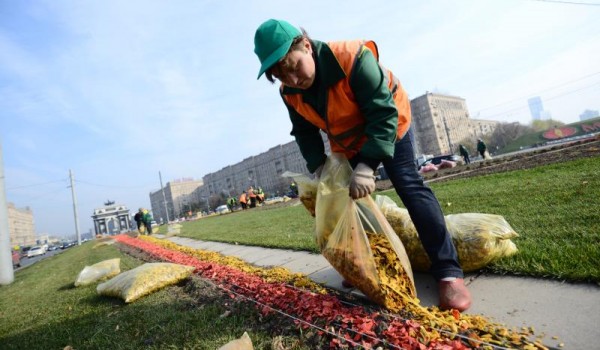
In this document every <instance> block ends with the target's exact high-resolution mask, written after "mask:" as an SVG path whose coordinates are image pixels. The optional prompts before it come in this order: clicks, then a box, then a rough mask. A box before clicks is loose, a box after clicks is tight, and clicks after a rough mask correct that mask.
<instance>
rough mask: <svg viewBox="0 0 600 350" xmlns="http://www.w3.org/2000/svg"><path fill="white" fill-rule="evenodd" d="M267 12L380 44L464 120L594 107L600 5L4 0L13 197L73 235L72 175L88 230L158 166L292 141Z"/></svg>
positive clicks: (3, 73) (183, 167) (402, 71)
mask: <svg viewBox="0 0 600 350" xmlns="http://www.w3.org/2000/svg"><path fill="white" fill-rule="evenodd" d="M578 2H579V3H587V4H588V5H581V4H576V3H578ZM269 18H277V19H285V20H287V21H288V22H290V23H292V24H293V25H296V26H298V27H303V28H304V29H306V31H307V32H308V34H309V35H310V36H311V37H312V38H313V39H317V40H321V41H336V40H351V39H371V40H374V41H375V42H376V43H377V45H378V47H379V52H380V61H381V63H382V64H383V65H384V66H386V67H387V68H388V69H390V70H391V71H392V72H394V74H395V75H396V76H397V77H398V78H399V79H400V81H401V82H402V85H403V86H404V88H405V90H406V91H407V92H408V94H409V97H410V98H415V97H418V96H421V95H423V94H424V93H426V92H427V91H430V92H437V93H442V94H449V95H454V96H459V97H462V98H464V99H465V100H466V103H467V107H468V109H469V112H470V115H471V117H473V118H478V119H490V120H498V121H502V122H514V121H518V122H520V123H522V124H528V123H530V122H531V115H530V112H529V109H528V107H527V99H528V98H530V97H533V96H540V97H541V98H542V101H543V104H544V109H545V110H547V111H549V112H550V113H551V115H552V117H553V119H556V120H559V121H562V122H564V123H572V122H576V121H578V120H579V115H580V114H581V113H583V112H584V111H585V110H586V109H591V110H600V25H598V18H600V1H592V0H581V1H571V2H569V1H564V2H560V1H558V2H554V1H550V0H546V1H535V0H403V1H379V0H371V1H368V2H366V1H355V0H346V1H343V2H342V1H322V0H319V1H311V0H306V1H296V2H292V1H289V2H284V1H271V0H264V1H227V0H215V1H201V0H176V1H155V0H139V1H137V0H130V1H117V0H102V1H100V0H86V1H73V0H71V1H67V0H47V1H45V0H37V1H31V0H24V1H10V0H0V145H1V147H2V160H3V163H2V164H3V172H4V186H5V193H6V200H7V201H8V202H12V203H14V204H15V205H16V206H17V207H19V208H24V207H30V208H31V210H32V211H33V214H34V220H35V225H36V231H37V232H38V234H50V235H54V236H72V235H74V234H75V232H76V229H75V220H74V205H73V203H74V201H73V197H72V192H71V187H70V181H69V173H70V172H71V173H72V174H73V177H74V186H73V187H74V189H75V191H74V192H75V198H76V202H77V206H76V208H77V212H78V216H79V227H80V231H81V232H82V233H85V232H88V231H89V230H90V229H92V227H93V222H92V219H91V215H93V211H94V209H95V208H99V207H102V206H103V203H104V202H106V201H107V200H111V201H115V202H116V203H117V204H123V205H126V206H127V207H129V208H130V209H131V210H132V212H133V211H135V209H137V208H138V207H149V205H150V200H149V193H150V192H153V191H156V190H158V189H160V179H159V172H160V174H161V176H162V182H163V184H166V182H169V181H174V180H176V179H181V178H194V179H201V178H202V177H203V176H204V175H206V174H208V173H212V172H215V171H218V170H220V169H222V168H223V167H225V166H227V165H231V164H235V163H238V162H240V161H242V160H243V159H245V158H247V157H249V156H252V155H257V154H260V153H262V152H265V151H267V150H268V149H270V148H271V147H274V146H276V145H279V144H285V143H287V142H290V141H293V138H292V137H291V136H290V135H289V133H290V130H291V124H290V121H289V118H288V116H287V112H286V110H285V107H284V106H283V103H282V102H281V100H280V97H279V94H278V91H277V84H276V85H272V84H270V83H269V82H268V81H267V80H266V79H264V78H262V79H260V80H257V79H256V76H257V74H258V69H259V61H258V59H257V57H256V56H255V54H254V52H253V50H254V33H255V31H256V28H257V27H258V26H259V25H260V24H261V23H262V22H264V21H265V20H267V19H269Z"/></svg>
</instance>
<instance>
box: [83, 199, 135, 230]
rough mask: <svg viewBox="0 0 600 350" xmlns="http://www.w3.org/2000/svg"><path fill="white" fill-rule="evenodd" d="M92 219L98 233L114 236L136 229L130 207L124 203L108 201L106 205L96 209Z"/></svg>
mask: <svg viewBox="0 0 600 350" xmlns="http://www.w3.org/2000/svg"><path fill="white" fill-rule="evenodd" d="M92 220H93V221H94V232H95V234H96V235H109V236H114V235H117V234H119V233H125V232H129V231H131V230H132V229H134V227H133V226H132V224H131V218H130V216H129V209H128V208H127V207H126V206H124V205H122V204H116V205H115V204H114V202H107V203H105V205H104V207H102V208H97V209H94V215H92Z"/></svg>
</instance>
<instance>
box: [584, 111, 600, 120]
mask: <svg viewBox="0 0 600 350" xmlns="http://www.w3.org/2000/svg"><path fill="white" fill-rule="evenodd" d="M598 116H600V113H599V112H598V111H596V110H591V109H586V110H585V111H584V112H583V113H581V114H580V115H579V120H580V121H584V120H588V119H593V118H598Z"/></svg>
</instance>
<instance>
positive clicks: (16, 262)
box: [12, 250, 21, 269]
mask: <svg viewBox="0 0 600 350" xmlns="http://www.w3.org/2000/svg"><path fill="white" fill-rule="evenodd" d="M12 262H13V269H14V268H17V267H21V253H20V252H19V251H18V250H13V251H12Z"/></svg>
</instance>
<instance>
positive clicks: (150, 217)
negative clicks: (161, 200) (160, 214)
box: [142, 211, 152, 224]
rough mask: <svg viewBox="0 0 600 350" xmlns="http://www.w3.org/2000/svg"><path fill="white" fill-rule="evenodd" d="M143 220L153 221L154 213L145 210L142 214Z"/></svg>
mask: <svg viewBox="0 0 600 350" xmlns="http://www.w3.org/2000/svg"><path fill="white" fill-rule="evenodd" d="M142 222H144V223H147V224H150V223H151V222H152V215H150V212H148V211H144V214H143V215H142Z"/></svg>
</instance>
